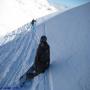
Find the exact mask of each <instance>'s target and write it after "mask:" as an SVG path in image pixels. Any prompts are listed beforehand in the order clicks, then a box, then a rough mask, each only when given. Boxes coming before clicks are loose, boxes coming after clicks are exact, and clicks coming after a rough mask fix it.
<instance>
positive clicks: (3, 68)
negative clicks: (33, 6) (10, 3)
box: [0, 3, 90, 90]
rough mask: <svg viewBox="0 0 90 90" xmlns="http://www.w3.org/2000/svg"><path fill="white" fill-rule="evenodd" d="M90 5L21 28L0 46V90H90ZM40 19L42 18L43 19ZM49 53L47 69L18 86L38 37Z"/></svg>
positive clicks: (32, 58)
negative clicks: (44, 40) (43, 37)
mask: <svg viewBox="0 0 90 90" xmlns="http://www.w3.org/2000/svg"><path fill="white" fill-rule="evenodd" d="M89 9H90V3H87V4H85V5H82V6H79V7H76V8H73V9H70V10H68V11H65V12H63V13H60V14H56V15H53V16H52V17H51V18H46V20H45V21H42V22H40V21H37V22H38V24H36V26H35V27H34V28H32V27H31V25H30V23H29V24H27V27H28V28H26V29H25V26H23V27H22V28H20V33H19V32H18V31H17V33H16V34H14V38H13V39H10V38H12V37H13V34H12V37H9V39H8V40H7V39H6V40H4V42H2V43H1V44H0V89H2V90H3V89H10V90H90V55H89V54H90V48H89V47H90V18H89V16H90V12H89V11H90V10H89ZM42 20H43V18H42ZM43 34H46V35H47V38H48V43H49V45H50V52H51V54H50V55H51V56H50V59H51V65H50V68H49V69H48V70H47V71H46V72H45V73H44V74H40V75H39V76H37V77H35V78H34V79H33V80H31V81H26V83H25V85H24V86H23V87H19V78H20V76H22V75H23V74H24V73H25V72H26V71H27V70H28V69H29V68H30V66H31V65H32V64H33V62H34V58H35V53H36V49H37V46H38V43H39V39H40V37H41V35H43Z"/></svg>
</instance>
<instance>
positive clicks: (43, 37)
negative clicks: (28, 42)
mask: <svg viewBox="0 0 90 90" xmlns="http://www.w3.org/2000/svg"><path fill="white" fill-rule="evenodd" d="M40 42H41V43H44V42H47V37H46V36H45V35H43V36H41V39H40Z"/></svg>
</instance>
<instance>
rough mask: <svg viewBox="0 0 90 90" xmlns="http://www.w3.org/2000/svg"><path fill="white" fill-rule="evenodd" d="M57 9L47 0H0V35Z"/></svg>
mask: <svg viewBox="0 0 90 90" xmlns="http://www.w3.org/2000/svg"><path fill="white" fill-rule="evenodd" d="M56 11H57V9H56V8H54V7H53V6H51V5H49V3H48V1H47V0H1V1H0V32H1V33H0V37H1V36H5V35H6V34H7V33H10V32H11V31H14V30H15V29H17V28H18V27H21V26H22V25H24V24H26V23H27V22H30V21H31V20H32V19H33V18H35V19H37V18H39V17H43V16H45V15H48V14H50V13H53V12H56Z"/></svg>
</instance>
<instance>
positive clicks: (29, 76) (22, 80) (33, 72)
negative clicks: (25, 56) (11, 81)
mask: <svg viewBox="0 0 90 90" xmlns="http://www.w3.org/2000/svg"><path fill="white" fill-rule="evenodd" d="M37 75H38V73H37V72H36V70H35V68H34V66H32V67H31V68H30V69H29V70H28V71H27V72H26V73H25V74H23V75H22V76H21V77H20V79H19V82H20V86H21V87H22V86H23V85H24V84H25V82H26V81H28V80H32V79H33V78H34V77H35V76H37Z"/></svg>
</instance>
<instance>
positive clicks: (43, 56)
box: [34, 42, 50, 73]
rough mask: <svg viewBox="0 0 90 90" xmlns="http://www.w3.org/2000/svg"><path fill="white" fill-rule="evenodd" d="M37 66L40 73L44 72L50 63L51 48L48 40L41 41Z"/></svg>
mask: <svg viewBox="0 0 90 90" xmlns="http://www.w3.org/2000/svg"><path fill="white" fill-rule="evenodd" d="M34 64H35V68H36V71H37V72H38V73H41V72H44V71H45V70H46V69H47V68H48V67H49V64H50V48H49V45H48V43H47V42H41V43H40V44H39V46H38V49H37V52H36V57H35V63H34Z"/></svg>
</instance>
